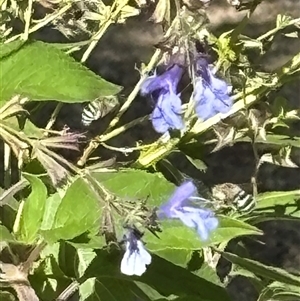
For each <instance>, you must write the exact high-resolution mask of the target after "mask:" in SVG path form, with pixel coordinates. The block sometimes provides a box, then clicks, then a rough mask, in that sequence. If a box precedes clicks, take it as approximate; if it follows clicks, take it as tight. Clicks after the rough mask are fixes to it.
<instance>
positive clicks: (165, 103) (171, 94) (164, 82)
mask: <svg viewBox="0 0 300 301" xmlns="http://www.w3.org/2000/svg"><path fill="white" fill-rule="evenodd" d="M182 73H183V69H182V68H181V67H180V66H178V65H176V64H175V65H173V66H172V67H171V68H169V69H167V70H166V71H165V72H164V73H163V74H161V75H156V74H154V75H153V76H150V77H149V78H148V79H147V80H145V82H144V83H143V85H142V87H141V94H142V95H146V94H151V95H152V97H153V98H154V100H155V101H156V105H155V108H154V110H153V112H152V115H151V120H152V125H153V127H154V129H155V130H156V131H157V132H158V133H165V132H167V131H168V130H169V129H175V130H181V129H183V127H184V124H183V121H182V118H181V114H182V110H181V99H180V97H179V95H178V94H177V91H176V90H177V85H178V82H179V80H180V78H181V76H182Z"/></svg>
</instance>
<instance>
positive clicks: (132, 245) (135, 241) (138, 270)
mask: <svg viewBox="0 0 300 301" xmlns="http://www.w3.org/2000/svg"><path fill="white" fill-rule="evenodd" d="M150 263H151V255H150V254H149V253H148V251H147V250H146V249H145V248H144V245H143V243H142V242H141V241H140V239H139V238H138V237H137V236H136V234H135V233H134V231H133V230H129V232H128V234H127V238H126V251H125V253H124V256H123V258H122V261H121V273H123V274H125V275H128V276H132V275H137V276H141V275H142V274H144V273H145V271H146V265H149V264H150Z"/></svg>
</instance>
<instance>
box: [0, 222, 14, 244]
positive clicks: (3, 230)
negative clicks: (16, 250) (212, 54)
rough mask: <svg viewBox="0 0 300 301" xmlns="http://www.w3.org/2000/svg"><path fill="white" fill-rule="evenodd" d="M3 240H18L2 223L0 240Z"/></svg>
mask: <svg viewBox="0 0 300 301" xmlns="http://www.w3.org/2000/svg"><path fill="white" fill-rule="evenodd" d="M1 241H5V242H16V239H15V238H14V236H13V235H12V234H11V233H10V232H9V230H8V229H7V228H6V227H5V226H3V225H0V242H1Z"/></svg>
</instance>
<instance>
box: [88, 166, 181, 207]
mask: <svg viewBox="0 0 300 301" xmlns="http://www.w3.org/2000/svg"><path fill="white" fill-rule="evenodd" d="M93 177H94V178H95V179H97V180H98V181H99V182H100V183H102V184H103V185H104V186H105V187H106V188H107V189H108V190H109V191H111V192H112V193H114V194H116V195H118V196H119V197H121V198H135V199H146V198H147V197H149V199H148V202H147V204H149V205H151V206H159V205H161V204H162V203H163V202H165V201H167V199H168V198H169V197H170V195H171V194H172V192H173V191H174V189H175V187H176V186H175V185H174V184H172V183H170V182H168V181H167V180H166V179H165V178H164V177H163V175H162V174H160V173H155V174H152V173H148V172H146V171H143V170H135V169H124V170H119V171H117V172H107V173H105V172H99V173H93Z"/></svg>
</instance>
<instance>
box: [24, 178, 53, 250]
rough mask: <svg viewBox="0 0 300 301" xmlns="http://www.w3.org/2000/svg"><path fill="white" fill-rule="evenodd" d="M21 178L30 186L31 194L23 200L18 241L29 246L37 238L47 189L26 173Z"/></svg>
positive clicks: (37, 179)
mask: <svg viewBox="0 0 300 301" xmlns="http://www.w3.org/2000/svg"><path fill="white" fill-rule="evenodd" d="M23 176H24V177H25V178H26V179H27V181H28V182H29V183H30V184H31V193H30V195H29V196H28V198H27V199H26V200H25V203H24V207H23V210H22V216H21V220H20V228H19V232H18V239H19V240H21V241H23V242H25V243H27V244H31V243H33V242H34V241H35V240H36V239H37V238H38V236H37V233H38V231H39V229H40V226H41V223H42V219H43V215H44V208H45V202H46V198H47V189H46V186H45V185H44V184H43V182H42V181H41V180H40V179H39V178H38V177H36V176H34V175H31V174H26V173H23Z"/></svg>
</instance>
